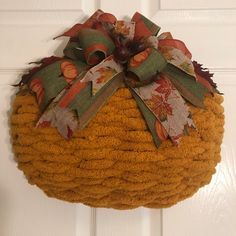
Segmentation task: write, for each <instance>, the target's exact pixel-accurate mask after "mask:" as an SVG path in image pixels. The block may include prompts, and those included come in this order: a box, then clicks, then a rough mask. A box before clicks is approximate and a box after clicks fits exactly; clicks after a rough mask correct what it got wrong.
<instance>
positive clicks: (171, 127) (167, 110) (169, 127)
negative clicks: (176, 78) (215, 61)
mask: <svg viewBox="0 0 236 236" xmlns="http://www.w3.org/2000/svg"><path fill="white" fill-rule="evenodd" d="M135 92H136V93H137V94H138V95H139V96H140V97H141V99H142V100H143V101H144V102H145V103H146V105H147V106H148V107H149V109H150V110H151V111H152V112H153V113H154V115H155V116H156V118H157V120H158V121H159V122H160V123H161V125H162V126H163V128H164V130H165V132H166V133H167V134H168V135H169V136H170V138H171V139H172V141H173V142H174V143H176V144H177V143H179V141H180V138H181V136H182V135H183V133H184V129H185V127H186V126H188V127H194V123H193V121H192V119H191V118H190V116H191V115H190V112H189V110H188V107H187V105H186V104H185V102H184V100H183V98H182V97H181V95H180V94H179V92H178V91H177V89H175V88H174V87H173V86H172V85H171V82H170V81H169V79H168V78H167V77H166V76H165V75H163V74H162V75H161V76H160V77H159V78H158V79H157V80H156V81H154V82H152V83H151V84H149V85H147V86H144V87H141V88H135ZM159 126H160V125H159V124H157V125H156V130H157V134H158V132H159V135H160V136H161V137H160V139H164V138H165V137H166V135H165V132H164V131H163V130H162V129H161V128H160V127H159ZM160 133H161V134H160ZM159 135H158V136H159Z"/></svg>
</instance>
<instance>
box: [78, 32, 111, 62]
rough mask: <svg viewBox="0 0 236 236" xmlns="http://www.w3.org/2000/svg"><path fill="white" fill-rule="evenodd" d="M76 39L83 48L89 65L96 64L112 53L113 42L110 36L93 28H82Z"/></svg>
mask: <svg viewBox="0 0 236 236" xmlns="http://www.w3.org/2000/svg"><path fill="white" fill-rule="evenodd" d="M78 39H79V42H80V46H81V48H82V49H83V53H84V57H85V60H86V61H87V63H88V64H89V65H96V64H98V63H99V62H101V61H102V60H103V59H105V58H106V57H107V56H109V55H110V54H112V52H113V51H114V49H115V44H114V43H113V41H112V40H111V38H110V37H109V36H108V35H106V34H104V33H103V32H101V31H100V30H95V29H82V30H81V31H80V32H79V35H78Z"/></svg>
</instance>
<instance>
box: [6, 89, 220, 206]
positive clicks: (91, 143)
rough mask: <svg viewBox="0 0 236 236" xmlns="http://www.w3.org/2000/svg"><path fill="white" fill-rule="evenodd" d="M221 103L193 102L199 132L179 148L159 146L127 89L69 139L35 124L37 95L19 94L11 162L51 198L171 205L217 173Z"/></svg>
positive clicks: (101, 203) (213, 99)
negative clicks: (202, 106) (199, 106)
mask: <svg viewBox="0 0 236 236" xmlns="http://www.w3.org/2000/svg"><path fill="white" fill-rule="evenodd" d="M117 101H119V103H118V102H117ZM222 101H223V99H222V96H220V95H215V96H214V97H211V96H207V97H206V98H205V101H204V103H205V106H206V109H204V110H203V109H199V108H196V107H194V106H191V105H190V107H191V112H192V115H193V120H194V122H196V125H197V127H198V130H197V131H196V130H194V129H192V130H191V131H190V135H189V136H184V137H183V139H182V141H181V143H180V145H179V146H174V145H173V144H172V143H171V141H170V140H166V141H164V142H163V143H162V144H161V146H160V147H159V148H156V146H155V144H154V142H153V140H152V136H151V134H150V132H149V130H148V128H147V126H146V124H145V122H144V120H143V118H142V115H141V113H140V111H139V109H138V107H137V104H136V103H135V101H134V99H133V98H132V95H131V93H130V91H129V90H128V89H127V88H123V89H120V90H118V91H117V92H116V93H115V94H114V95H113V96H112V97H111V99H110V100H109V101H108V103H107V104H106V105H105V106H104V107H103V108H102V109H101V110H100V111H99V112H98V113H97V115H96V117H95V118H94V119H93V122H91V123H90V124H89V125H88V127H86V128H85V129H84V130H82V131H77V132H76V133H75V134H74V137H73V139H71V140H69V141H67V140H65V139H63V138H62V137H61V136H60V135H59V134H58V132H57V130H56V129H55V128H52V127H50V128H44V129H38V128H35V123H36V122H37V119H38V118H39V115H40V112H39V109H38V106H37V103H36V100H35V97H34V96H32V95H30V94H27V95H24V96H21V95H17V96H16V98H15V101H14V104H13V113H12V117H11V130H12V139H13V148H14V152H15V156H16V161H17V162H18V167H19V169H20V170H22V171H23V172H24V174H25V176H26V178H27V179H28V181H29V183H30V184H33V185H37V186H38V187H39V188H41V189H42V190H43V191H44V192H45V193H46V194H47V195H48V196H49V197H54V198H58V199H62V200H65V201H69V202H80V203H84V204H86V205H89V206H93V207H107V208H116V209H131V208H136V207H139V206H145V207H150V208H163V207H169V206H171V205H174V204H176V203H177V202H179V201H181V200H183V199H185V198H188V197H190V196H192V195H193V194H194V193H195V192H197V190H198V189H199V188H200V187H202V186H204V185H205V184H208V183H209V182H210V180H211V177H212V175H213V174H214V173H215V167H216V165H217V163H218V162H219V161H220V144H221V142H222V137H223V124H224V115H223V107H222V106H221V105H220V104H221V103H222ZM206 117H207V122H206ZM104 120H105V124H104ZM190 150H191V151H190Z"/></svg>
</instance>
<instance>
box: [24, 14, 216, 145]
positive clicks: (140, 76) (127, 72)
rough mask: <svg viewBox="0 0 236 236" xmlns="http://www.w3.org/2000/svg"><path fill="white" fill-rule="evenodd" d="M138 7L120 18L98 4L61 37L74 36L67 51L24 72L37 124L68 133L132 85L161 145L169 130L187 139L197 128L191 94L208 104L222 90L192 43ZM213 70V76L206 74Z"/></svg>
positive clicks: (196, 101)
mask: <svg viewBox="0 0 236 236" xmlns="http://www.w3.org/2000/svg"><path fill="white" fill-rule="evenodd" d="M159 30H160V27H159V26H157V25H156V24H154V23H153V22H151V21H150V20H149V19H147V18H146V17H144V16H143V15H141V14H140V13H135V14H134V16H133V17H132V19H131V21H120V20H117V19H116V17H115V16H113V15H112V14H110V13H104V12H103V11H101V10H98V11H96V12H95V13H94V14H93V15H92V16H91V17H90V18H89V19H88V20H87V21H86V22H85V23H83V24H76V25H75V26H73V27H72V28H71V29H69V30H68V31H66V32H65V33H64V34H62V35H60V36H68V37H70V40H69V42H68V44H67V46H66V47H65V49H64V57H62V58H58V57H50V58H45V59H43V60H42V61H40V62H39V63H40V64H41V65H40V66H39V67H36V68H33V69H32V70H31V71H30V72H29V73H28V74H26V75H24V76H23V78H22V81H21V83H20V84H24V83H26V82H27V83H28V86H29V88H30V89H31V91H33V92H35V93H36V96H37V101H38V104H39V106H40V109H41V111H42V112H43V114H42V116H41V117H40V119H39V121H38V123H37V126H38V127H47V126H53V127H56V128H57V129H58V131H59V132H60V133H61V134H62V135H63V136H64V137H65V138H71V137H72V135H73V132H74V131H75V130H76V129H77V128H79V129H83V128H84V127H85V126H86V125H87V124H88V122H89V121H90V120H91V118H92V117H93V116H94V115H95V114H96V113H97V111H98V110H99V109H100V108H101V107H102V106H103V104H104V103H105V102H106V101H107V99H108V98H109V97H110V96H112V94H113V93H114V92H115V91H116V90H117V89H118V88H120V87H124V86H126V87H128V88H129V89H130V91H131V93H132V95H133V97H134V99H135V100H136V102H137V105H138V107H139V109H140V111H141V112H142V114H143V116H144V118H145V120H146V122H147V125H148V127H149V130H150V132H151V134H152V136H153V139H154V142H155V144H156V145H157V146H159V145H160V144H161V142H162V141H163V140H166V139H167V138H168V137H169V138H170V139H171V140H172V141H173V142H174V143H176V144H177V143H179V141H180V139H181V137H182V135H184V134H186V133H187V132H188V127H195V126H194V123H193V121H192V119H191V114H190V111H189V109H188V106H187V105H186V103H185V100H187V101H188V102H190V103H192V104H193V105H195V106H198V107H203V99H204V94H205V93H207V92H212V93H213V92H214V91H216V90H215V88H216V86H215V84H214V83H213V82H212V80H211V79H210V77H211V76H212V74H210V73H209V72H208V71H204V69H203V68H202V67H201V65H199V64H197V63H196V62H192V61H191V53H190V52H189V50H188V49H187V48H186V46H185V44H184V43H183V42H182V41H180V40H176V39H173V37H172V35H171V34H170V33H162V34H161V35H159V36H158V37H157V34H158V32H159ZM206 77H208V79H206Z"/></svg>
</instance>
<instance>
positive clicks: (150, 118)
mask: <svg viewBox="0 0 236 236" xmlns="http://www.w3.org/2000/svg"><path fill="white" fill-rule="evenodd" d="M130 91H131V93H132V95H133V97H134V99H135V101H136V102H137V105H138V107H139V109H140V111H141V113H142V115H143V117H144V119H145V120H146V122H147V126H148V128H149V130H150V132H151V134H152V137H153V141H154V143H155V144H156V146H157V147H159V146H160V145H161V139H160V138H159V137H158V135H157V132H156V122H157V118H156V117H155V115H154V114H153V113H152V112H151V111H150V110H149V108H148V107H147V106H146V104H145V103H144V101H143V100H142V99H141V98H140V96H138V94H137V92H136V91H135V89H133V88H130Z"/></svg>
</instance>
